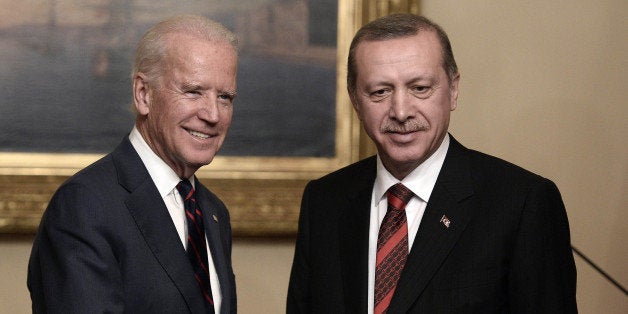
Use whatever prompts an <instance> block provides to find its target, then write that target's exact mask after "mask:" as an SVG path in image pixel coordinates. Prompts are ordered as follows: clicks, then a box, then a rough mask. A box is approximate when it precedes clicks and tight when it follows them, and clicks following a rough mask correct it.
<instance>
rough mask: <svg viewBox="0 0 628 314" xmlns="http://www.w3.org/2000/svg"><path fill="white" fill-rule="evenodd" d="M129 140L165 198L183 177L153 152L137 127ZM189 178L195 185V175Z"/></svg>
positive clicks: (132, 131)
mask: <svg viewBox="0 0 628 314" xmlns="http://www.w3.org/2000/svg"><path fill="white" fill-rule="evenodd" d="M129 140H130V141H131V145H133V148H135V151H137V153H138V155H140V159H142V162H143V163H144V166H145V167H146V169H147V170H148V174H149V175H150V177H151V178H152V179H153V182H154V183H155V186H156V187H157V190H158V191H159V194H160V195H161V197H162V198H163V197H165V196H166V195H168V194H170V193H172V191H173V189H174V188H175V187H176V186H177V184H178V183H179V181H181V178H179V176H178V175H177V174H176V172H174V170H172V168H170V166H168V164H166V162H165V161H163V159H161V158H160V157H159V156H157V154H155V152H153V150H152V149H151V148H150V147H149V146H148V144H147V143H146V141H145V140H144V138H143V137H142V134H140V132H139V130H138V129H137V127H135V126H134V127H133V130H131V134H129ZM189 180H190V183H192V187H194V175H192V177H190V178H189Z"/></svg>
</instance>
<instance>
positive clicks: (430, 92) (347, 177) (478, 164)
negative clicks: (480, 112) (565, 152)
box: [287, 14, 577, 313]
mask: <svg viewBox="0 0 628 314" xmlns="http://www.w3.org/2000/svg"><path fill="white" fill-rule="evenodd" d="M347 73H348V75H347V85H348V92H349V96H350V98H351V102H352V103H353V106H354V109H355V111H356V113H357V115H358V117H359V118H360V121H361V122H362V124H363V125H364V129H365V130H366V133H367V134H368V135H369V137H370V138H371V139H372V140H373V141H374V143H375V145H376V147H377V156H372V157H370V158H367V159H364V160H362V161H359V162H357V163H355V164H352V165H350V166H348V167H345V168H343V169H340V170H338V171H336V172H333V173H331V174H329V175H327V176H324V177H322V178H320V179H317V180H314V181H311V182H310V183H309V184H308V185H307V187H306V188H305V191H304V195H303V199H302V203H301V215H300V219H299V233H298V237H297V242H296V249H295V256H294V261H293V265H292V272H291V276H290V285H289V289H288V300H287V312H288V313H575V312H577V309H576V301H575V291H576V288H575V287H576V270H575V264H574V259H573V255H572V253H571V246H570V239H569V237H570V235H569V225H568V221H567V215H566V211H565V208H564V205H563V202H562V199H561V196H560V193H559V191H558V189H557V187H556V186H555V185H554V183H552V182H551V181H550V180H548V179H545V178H543V177H541V176H538V175H535V174H533V173H531V172H529V171H526V170H524V169H522V168H520V167H517V166H515V165H513V164H510V163H508V162H506V161H503V160H500V159H498V158H495V157H492V156H488V155H486V154H482V153H480V152H477V151H473V150H470V149H467V148H465V147H464V146H462V145H461V144H460V143H458V142H457V141H456V140H455V139H454V138H453V136H451V135H450V134H449V133H448V127H449V119H450V113H451V111H453V110H454V109H456V107H457V98H458V83H459V80H460V75H459V73H458V69H457V66H456V62H455V60H454V57H453V53H452V49H451V45H450V43H449V39H448V38H447V35H446V34H445V32H444V31H443V30H442V29H441V28H440V27H439V26H438V25H436V24H435V23H433V22H431V21H430V20H428V19H426V18H424V17H420V16H415V15H411V14H394V15H390V16H387V17H383V18H380V19H378V20H375V21H373V22H371V23H369V24H367V25H365V26H364V27H362V28H361V29H360V30H359V31H358V33H357V34H356V35H355V37H354V39H353V42H352V43H351V48H350V52H349V61H348V72H347Z"/></svg>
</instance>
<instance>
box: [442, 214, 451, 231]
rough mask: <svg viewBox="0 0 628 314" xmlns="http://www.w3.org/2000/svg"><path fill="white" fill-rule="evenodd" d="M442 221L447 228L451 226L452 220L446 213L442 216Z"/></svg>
mask: <svg viewBox="0 0 628 314" xmlns="http://www.w3.org/2000/svg"><path fill="white" fill-rule="evenodd" d="M440 223H442V224H443V226H445V228H449V225H450V224H451V221H450V220H449V218H447V216H446V215H443V217H440Z"/></svg>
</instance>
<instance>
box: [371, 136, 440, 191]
mask: <svg viewBox="0 0 628 314" xmlns="http://www.w3.org/2000/svg"><path fill="white" fill-rule="evenodd" d="M448 149H449V134H445V138H443V142H442V143H441V144H440V146H439V147H438V149H437V150H436V151H435V152H434V153H433V154H432V156H430V157H429V158H428V159H426V160H425V161H424V162H423V163H421V164H420V165H419V166H418V167H416V168H415V169H414V170H412V172H410V174H408V175H407V176H406V177H405V178H404V179H403V180H402V181H401V182H402V183H403V184H404V185H405V186H406V187H407V188H408V189H410V190H411V191H412V192H413V193H414V194H415V195H416V196H418V197H419V198H420V199H421V200H423V201H424V202H428V201H429V199H430V195H431V194H432V190H434V185H435V184H436V179H437V178H438V174H439V173H440V169H441V168H442V166H443V163H444V162H445V156H446V155H447V150H448ZM397 183H399V180H397V178H395V177H394V176H393V175H392V174H391V173H390V172H389V171H388V170H387V169H386V167H384V164H383V163H382V160H381V159H380V157H379V155H377V177H376V178H375V185H374V186H373V193H374V195H375V197H378V198H376V199H381V198H382V197H384V194H385V193H386V191H388V189H389V188H390V187H391V186H393V185H395V184H397Z"/></svg>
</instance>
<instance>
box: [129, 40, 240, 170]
mask: <svg viewBox="0 0 628 314" xmlns="http://www.w3.org/2000/svg"><path fill="white" fill-rule="evenodd" d="M175 37H176V40H173V39H174V38H175ZM168 42H169V43H171V44H172V45H170V46H169V51H168V53H167V56H166V57H165V60H164V62H163V63H164V68H163V71H162V75H161V77H160V78H159V79H157V80H156V81H157V82H156V83H155V84H153V85H151V84H149V83H148V80H147V79H146V77H145V76H144V75H143V74H141V73H140V74H138V75H137V76H136V77H135V78H134V96H135V106H136V108H137V111H138V113H139V115H140V117H139V118H138V120H137V121H138V122H137V125H138V128H139V129H140V133H141V134H142V136H143V137H144V139H145V140H146V141H147V143H148V145H149V146H150V147H151V148H152V150H153V151H154V152H155V153H156V154H157V155H158V156H159V157H161V158H162V159H163V160H164V161H165V162H166V163H167V164H168V165H169V166H170V167H171V168H172V169H173V170H174V171H175V172H176V173H177V174H178V175H179V176H180V177H182V178H187V177H189V176H191V175H192V174H193V173H194V172H195V171H196V170H197V169H198V168H199V167H201V166H203V165H206V164H209V163H210V162H211V161H212V159H213V158H214V156H215V155H216V153H217V152H218V150H219V149H220V146H221V145H222V142H223V141H224V139H225V136H226V135H227V130H228V129H229V126H230V125H231V117H232V113H233V100H234V97H235V92H236V72H237V54H236V52H235V50H234V48H233V47H232V46H231V45H230V44H229V43H228V42H210V41H206V40H202V39H199V38H196V37H192V36H190V35H185V34H176V36H172V35H171V36H170V40H168ZM154 85H156V86H154Z"/></svg>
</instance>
